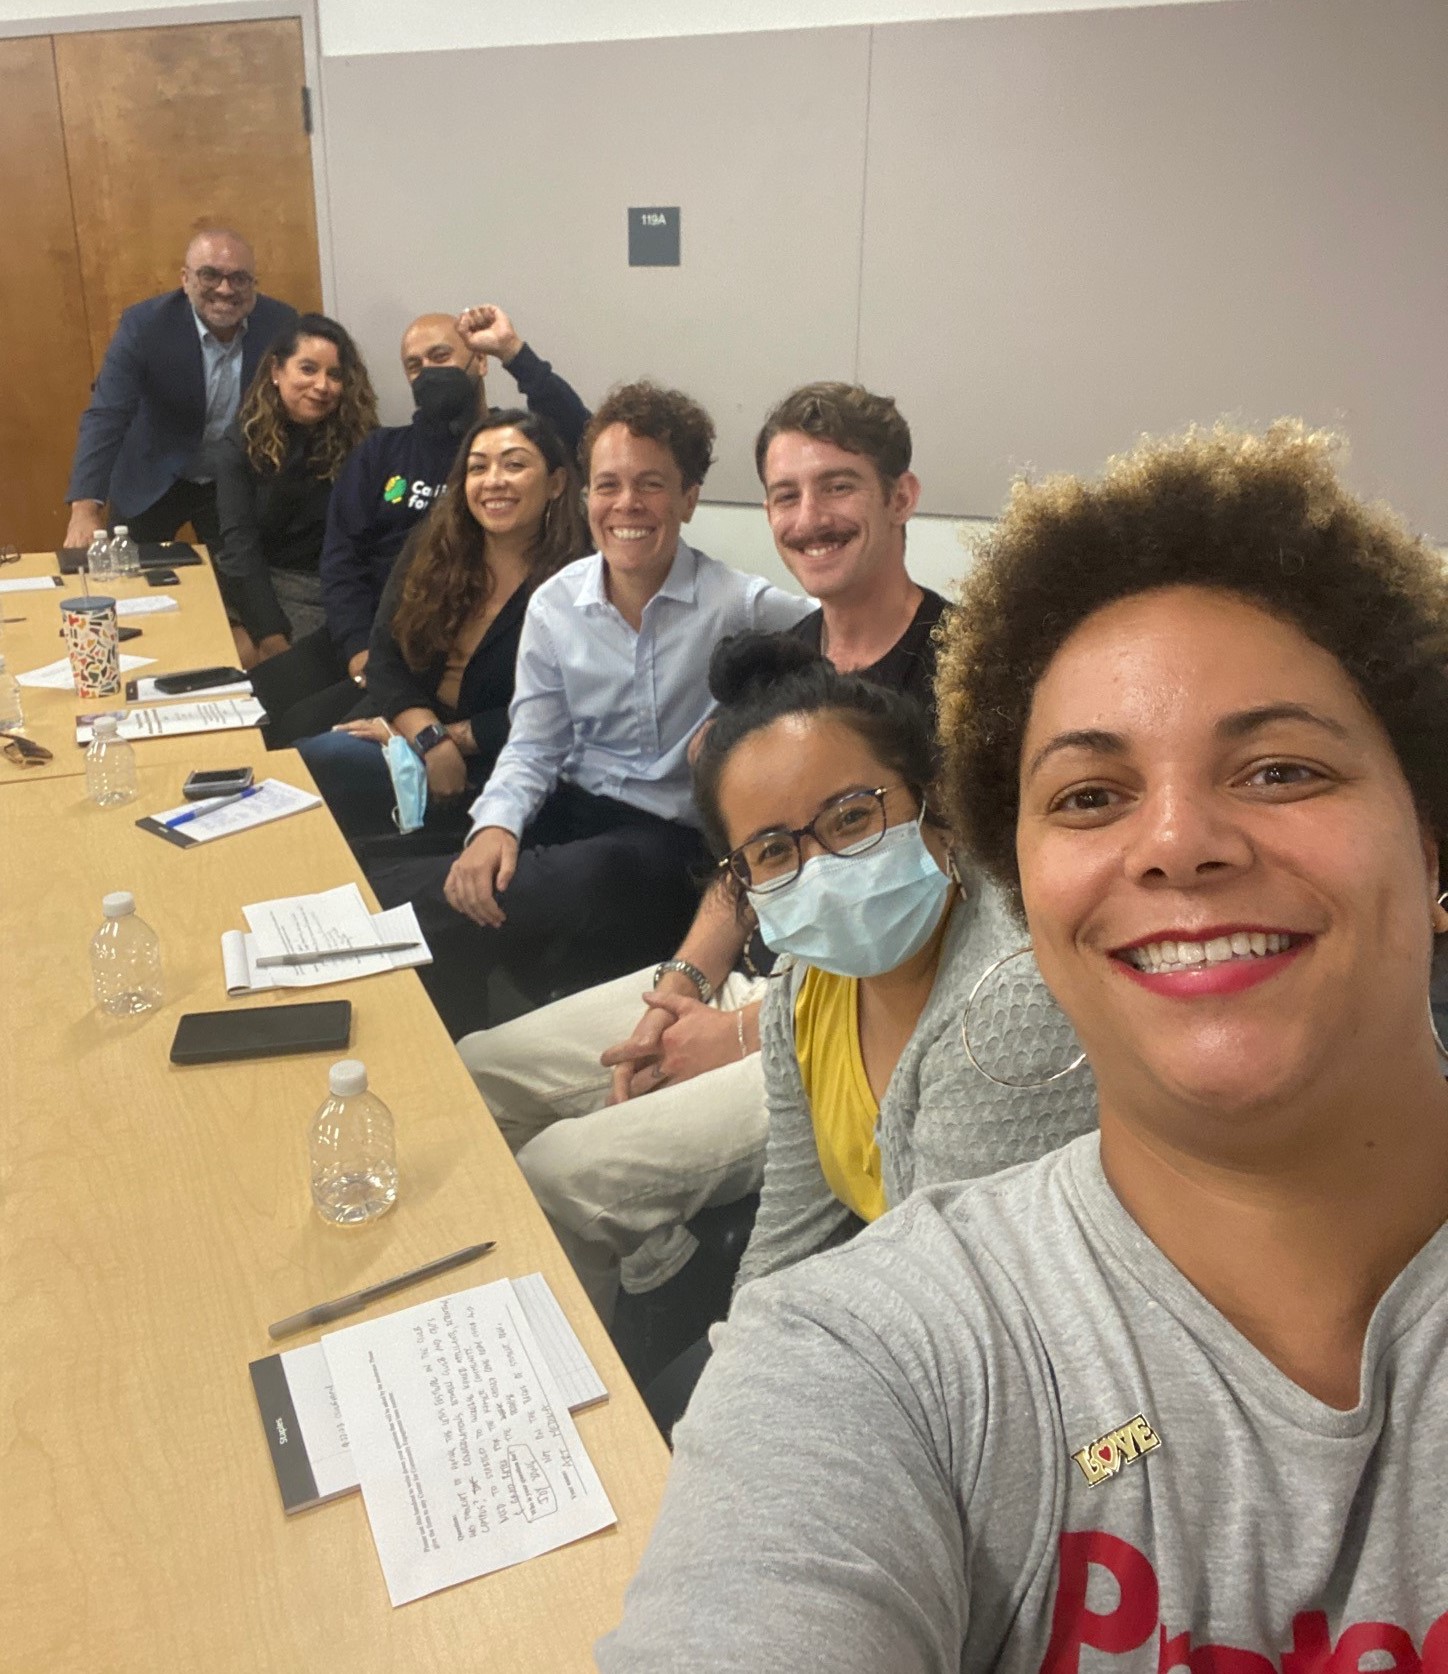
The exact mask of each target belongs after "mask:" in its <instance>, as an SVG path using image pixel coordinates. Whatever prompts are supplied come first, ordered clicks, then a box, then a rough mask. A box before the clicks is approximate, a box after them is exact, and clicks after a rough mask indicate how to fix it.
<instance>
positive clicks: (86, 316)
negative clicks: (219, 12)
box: [0, 18, 322, 549]
mask: <svg viewBox="0 0 1448 1674" xmlns="http://www.w3.org/2000/svg"><path fill="white" fill-rule="evenodd" d="M304 84H305V73H304V68H303V56H302V31H301V23H300V21H299V20H298V19H296V18H271V19H260V20H256V21H252V22H245V23H214V24H184V25H178V26H175V27H166V28H145V29H119V30H108V31H103V32H95V33H85V34H76V35H57V36H54V37H51V36H49V35H43V36H30V37H24V38H20V39H13V40H0V180H3V181H4V183H5V184H4V209H5V214H4V232H5V238H6V249H5V260H4V262H3V263H0V397H3V398H0V543H3V542H14V543H16V544H17V545H20V546H22V547H25V548H27V549H44V548H46V547H53V546H55V545H56V544H57V543H58V542H59V540H60V539H61V536H62V535H63V534H64V532H65V524H66V510H65V504H64V501H65V489H66V483H67V480H68V478H69V475H70V460H71V455H72V453H73V451H74V448H75V438H76V426H77V423H78V422H79V419H80V415H81V413H82V411H83V410H84V408H85V405H86V402H87V400H88V399H89V385H90V382H91V380H92V379H93V377H94V375H95V373H96V371H97V370H98V369H99V367H100V364H101V360H102V358H103V356H104V355H105V351H106V345H107V344H108V343H109V342H110V340H111V335H112V333H113V332H114V331H115V328H116V323H117V321H118V320H119V319H120V317H121V311H122V309H124V308H126V307H128V306H129V305H130V304H131V303H133V302H139V301H140V300H141V299H142V298H143V297H147V296H154V295H155V294H156V293H157V292H159V291H167V290H171V289H173V288H174V287H175V286H176V285H177V284H178V283H179V281H180V273H181V262H182V257H183V255H184V253H185V249H186V244H187V241H188V240H189V238H190V236H191V233H192V231H193V230H194V229H195V227H196V226H197V224H198V223H201V224H208V223H209V224H212V225H215V224H222V225H227V226H234V227H236V228H237V229H238V230H240V231H241V232H243V233H244V234H246V236H247V237H248V238H249V239H250V240H251V242H252V245H253V247H254V248H255V250H256V259H257V274H258V277H259V280H260V283H261V288H262V289H263V290H264V291H266V292H267V293H268V294H269V295H271V296H276V297H281V298H282V299H283V300H284V301H287V302H290V303H292V304H294V305H295V306H296V307H297V308H302V309H305V308H319V307H320V306H321V300H322V287H321V276H320V272H319V268H318V261H317V222H316V212H315V208H314V204H313V197H312V160H311V141H310V139H309V138H308V136H307V134H306V131H305V128H304V125H303V108H302V100H303V88H304Z"/></svg>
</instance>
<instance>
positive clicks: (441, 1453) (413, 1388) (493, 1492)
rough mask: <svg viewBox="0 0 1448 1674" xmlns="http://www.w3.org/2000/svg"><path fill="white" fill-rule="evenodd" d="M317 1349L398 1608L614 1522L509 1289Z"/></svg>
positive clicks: (463, 1295)
mask: <svg viewBox="0 0 1448 1674" xmlns="http://www.w3.org/2000/svg"><path fill="white" fill-rule="evenodd" d="M322 1346H323V1348H324V1349H325V1350H326V1353H327V1364H328V1366H329V1367H330V1368H331V1371H332V1387H333V1389H334V1390H335V1392H336V1397H337V1405H338V1408H339V1410H340V1412H341V1417H342V1423H343V1425H344V1427H345V1428H346V1432H347V1441H348V1444H349V1446H350V1449H351V1453H352V1458H353V1461H354V1462H355V1464H356V1467H357V1475H358V1477H359V1479H360V1480H361V1483H362V1499H363V1502H364V1503H365V1505H366V1507H367V1520H368V1522H369V1523H370V1524H371V1526H372V1538H373V1540H374V1541H375V1542H376V1545H377V1556H378V1558H379V1559H380V1560H381V1563H382V1574H383V1577H384V1579H385V1580H386V1582H387V1593H388V1597H389V1598H390V1599H391V1600H392V1602H393V1604H394V1605H397V1604H407V1603H409V1602H410V1601H411V1600H413V1599H416V1598H422V1597H423V1596H424V1595H425V1594H427V1593H435V1592H437V1591H439V1590H440V1589H441V1588H443V1587H452V1586H455V1585H456V1584H457V1583H458V1582H460V1581H470V1580H472V1578H473V1577H474V1576H478V1575H488V1574H491V1573H492V1572H493V1571H494V1570H499V1569H505V1568H507V1567H508V1566H509V1565H510V1564H516V1563H521V1562H523V1560H524V1559H526V1558H533V1557H537V1556H538V1554H539V1553H542V1552H551V1551H553V1550H554V1548H555V1547H559V1546H567V1545H570V1544H571V1543H572V1542H573V1541H575V1540H581V1539H582V1538H583V1537H584V1536H585V1535H590V1534H594V1533H596V1532H597V1531H598V1530H599V1529H605V1528H609V1527H610V1526H611V1525H612V1524H614V1523H616V1522H617V1521H618V1519H617V1517H616V1516H615V1515H614V1510H613V1507H612V1506H611V1505H610V1504H609V1500H608V1495H607V1494H606V1493H605V1492H604V1489H603V1484H602V1482H601V1481H600V1480H599V1476H598V1472H597V1471H596V1470H595V1469H594V1466H593V1461H592V1460H591V1459H590V1458H589V1457H588V1453H587V1451H586V1450H585V1448H584V1446H583V1442H582V1440H581V1439H580V1438H579V1434H578V1430H577V1428H576V1427H575V1425H574V1423H573V1418H572V1415H571V1414H570V1413H569V1411H568V1403H567V1399H566V1396H565V1395H564V1392H563V1389H562V1387H561V1385H560V1383H559V1381H558V1379H557V1377H556V1376H555V1374H554V1372H553V1369H552V1367H551V1365H550V1364H549V1360H548V1356H547V1355H546V1353H545V1352H544V1350H543V1347H542V1344H541V1343H540V1341H539V1338H538V1335H537V1333H536V1332H535V1331H534V1329H533V1327H532V1324H531V1323H530V1321H529V1319H528V1316H527V1314H526V1312H525V1311H524V1307H523V1304H522V1302H521V1300H520V1299H519V1297H518V1294H517V1292H516V1290H515V1289H514V1288H513V1286H512V1285H510V1284H509V1283H508V1282H507V1281H506V1280H502V1281H498V1282H496V1283H494V1284H490V1285H480V1286H478V1287H477V1288H476V1289H475V1290H465V1291H460V1292H458V1293H457V1294H456V1295H453V1296H443V1297H439V1298H438V1299H437V1300H436V1301H434V1302H423V1303H421V1304H420V1305H419V1306H417V1307H415V1308H405V1309H403V1310H402V1311H401V1312H400V1313H396V1314H388V1315H386V1316H385V1317H384V1318H382V1319H377V1320H370V1321H368V1322H367V1323H366V1324H365V1325H354V1326H352V1327H350V1328H349V1329H348V1330H345V1331H334V1332H331V1333H329V1334H328V1335H327V1336H325V1337H323V1338H322Z"/></svg>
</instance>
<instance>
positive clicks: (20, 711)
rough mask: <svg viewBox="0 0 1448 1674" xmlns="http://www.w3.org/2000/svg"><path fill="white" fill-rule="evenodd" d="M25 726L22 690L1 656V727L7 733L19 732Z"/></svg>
mask: <svg viewBox="0 0 1448 1674" xmlns="http://www.w3.org/2000/svg"><path fill="white" fill-rule="evenodd" d="M24 725H25V710H24V708H23V706H22V705H21V702H20V688H19V686H17V685H16V684H15V676H14V675H13V674H12V673H11V672H10V670H9V669H8V668H6V666H5V658H4V657H3V656H0V727H3V728H4V729H5V731H6V732H18V731H19V730H20V728H21V727H23V726H24Z"/></svg>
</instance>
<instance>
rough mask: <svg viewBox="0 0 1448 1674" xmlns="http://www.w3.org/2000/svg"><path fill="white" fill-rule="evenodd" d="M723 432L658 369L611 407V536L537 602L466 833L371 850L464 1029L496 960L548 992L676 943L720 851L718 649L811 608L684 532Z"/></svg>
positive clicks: (597, 529)
mask: <svg viewBox="0 0 1448 1674" xmlns="http://www.w3.org/2000/svg"><path fill="white" fill-rule="evenodd" d="M713 438H714V429H713V424H712V422H711V421H710V420H709V418H708V415H707V414H706V413H704V411H703V409H702V408H700V407H698V406H697V404H696V403H694V402H693V401H691V400H689V398H688V397H687V396H684V395H681V394H679V393H678V392H677V391H672V390H663V389H659V388H658V387H657V386H655V385H652V384H647V383H645V384H633V385H627V386H624V387H623V388H622V389H619V390H616V391H615V392H614V393H613V394H612V395H610V396H609V397H608V398H607V400H606V401H605V402H604V404H603V406H602V407H600V408H599V410H598V412H597V413H596V414H595V415H594V417H593V420H592V422H591V423H590V425H589V427H588V430H587V432H586V433H585V435H584V439H583V453H584V457H585V460H586V463H587V467H588V473H589V507H588V511H589V527H590V530H591V532H592V534H593V538H594V540H595V541H596V542H597V545H598V550H597V552H595V553H594V554H593V555H591V556H590V557H587V558H582V559H580V560H578V562H577V563H574V564H570V565H569V566H568V567H567V568H566V569H564V570H561V571H560V572H559V573H558V574H557V575H556V576H554V577H553V578H552V579H551V580H549V581H547V582H545V583H544V584H543V586H541V587H540V588H539V589H538V591H537V592H536V593H535V594H534V596H533V598H532V599H531V600H530V601H529V605H528V614H527V618H526V620H525V622H524V626H523V635H522V640H521V643H520V645H519V650H518V670H517V679H516V682H515V685H514V696H513V704H512V709H511V712H510V730H509V737H508V743H507V744H506V746H505V747H504V749H503V751H502V753H501V755H500V756H499V757H498V763H497V766H496V767H495V768H494V770H493V773H492V775H491V777H490V778H489V780H488V782H487V784H486V786H485V787H484V789H483V792H482V794H481V795H480V796H479V797H478V799H477V801H476V803H475V804H474V805H473V810H472V815H473V829H472V832H471V834H470V836H469V839H468V842H467V845H466V847H465V848H464V850H463V852H462V853H461V854H460V855H458V856H456V857H455V858H454V857H444V858H442V859H427V860H417V861H409V862H404V863H393V864H391V865H386V864H384V865H381V866H377V867H375V868H374V877H373V881H374V883H375V885H376V888H377V890H378V893H379V895H380V896H381V897H382V898H383V900H384V901H385V902H387V904H389V905H395V904H397V903H399V902H401V901H405V900H410V901H412V902H413V903H414V905H415V906H416V907H417V910H418V913H419V917H420V918H421V920H422V923H423V927H424V930H425V932H426V934H427V937H428V941H429V943H430V945H431V946H432V949H433V954H434V963H433V965H432V966H431V967H430V968H429V969H428V970H427V972H426V975H425V980H426V981H427V984H428V987H429V991H430V992H431V993H432V995H433V998H434V1000H435V1001H437V1003H438V1006H439V1010H440V1011H441V1012H442V1013H443V1017H444V1020H445V1021H447V1022H448V1023H449V1024H450V1025H451V1026H452V1027H453V1029H454V1032H455V1033H457V1032H463V1031H464V1030H465V1029H466V1028H469V1027H478V1026H480V1025H482V1026H486V1023H487V1021H488V1019H487V1006H486V997H485V986H486V977H487V974H488V972H489V971H490V970H491V969H493V968H494V967H495V966H498V965H501V966H503V967H504V968H506V969H507V970H508V972H509V974H510V975H511V976H512V978H513V980H514V983H515V985H516V986H518V987H520V988H522V990H523V992H524V993H525V994H526V995H527V996H528V997H529V998H533V999H542V998H545V997H548V996H549V995H550V994H554V993H558V992H572V991H574V990H575V989H577V988H580V987H584V986H586V985H588V984H590V983H593V982H598V981H601V980H604V979H606V978H608V977H611V976H619V975H622V974H623V973H624V972H626V971H629V970H633V969H635V968H636V967H637V966H639V965H641V964H644V963H646V962H648V961H649V960H653V959H661V958H666V957H667V956H668V954H669V953H670V951H671V950H672V948H673V946H674V945H675V944H676V942H677V940H678V938H679V936H680V935H681V934H682V933H683V931H684V929H686V928H687V926H688V922H689V918H690V915H691V914H692V911H693V909H694V906H695V905H696V903H697V898H698V887H697V883H698V876H699V874H700V872H701V870H702V867H703V863H704V860H705V851H704V847H703V844H702V841H701V839H700V837H699V833H698V830H697V826H696V821H695V816H694V812H693V806H692V802H691V799H690V793H689V769H688V748H689V742H690V740H691V739H692V738H693V736H694V734H695V733H696V732H697V731H698V729H699V727H700V726H701V725H702V723H703V722H704V720H705V719H706V718H707V716H708V713H709V709H710V707H711V699H710V697H709V691H708V685H707V671H708V665H709V655H710V653H711V651H712V650H713V648H714V646H715V645H716V644H717V643H718V642H719V640H720V639H722V638H723V637H724V636H725V635H727V634H733V633H738V632H740V631H741V630H743V629H746V628H760V629H764V630H771V629H779V630H783V629H785V628H788V627H791V626H793V624H794V623H795V622H797V621H799V620H800V619H801V618H802V617H803V616H804V615H806V614H807V613H808V611H809V609H810V608H811V607H810V604H809V601H807V600H805V599H802V598H799V597H796V596H795V595H793V594H789V593H785V592H782V591H781V590H780V589H778V588H776V587H773V586H771V585H770V584H769V583H768V582H766V581H765V580H763V578H762V577H759V576H749V575H743V574H741V573H740V572H738V571H736V570H732V569H730V568H729V567H728V566H727V565H725V564H721V563H720V562H719V561H718V560H717V559H713V558H709V557H707V556H706V555H705V554H704V553H702V552H699V551H696V550H695V549H694V548H693V547H691V546H689V545H688V544H687V543H686V542H685V541H684V540H683V539H682V538H681V535H680V530H681V528H682V526H683V524H684V523H686V522H687V521H688V519H689V518H690V517H691V516H692V515H693V511H694V507H695V505H696V504H697V502H698V498H699V490H700V488H701V486H702V484H703V480H704V474H705V472H706V471H707V470H708V468H709V464H710V462H711V461H710V455H711V451H712V446H713Z"/></svg>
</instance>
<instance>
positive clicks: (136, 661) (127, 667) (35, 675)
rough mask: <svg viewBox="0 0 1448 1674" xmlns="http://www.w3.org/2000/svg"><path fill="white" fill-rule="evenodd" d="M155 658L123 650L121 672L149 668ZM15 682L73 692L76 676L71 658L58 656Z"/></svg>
mask: <svg viewBox="0 0 1448 1674" xmlns="http://www.w3.org/2000/svg"><path fill="white" fill-rule="evenodd" d="M155 660H156V659H155V658H154V657H128V656H127V655H126V654H125V652H122V653H121V673H122V674H129V673H130V672H131V670H132V669H133V668H148V667H149V666H150V665H151V664H152V663H154V662H155ZM15 684H16V685H17V686H33V687H35V688H37V689H38V690H40V691H45V692H73V691H74V690H75V676H74V675H73V674H72V673H71V670H70V658H69V657H57V658H56V660H55V661H54V662H53V663H46V664H45V666H44V667H43V668H33V669H31V670H30V671H29V673H27V674H17V675H16V676H15Z"/></svg>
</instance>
